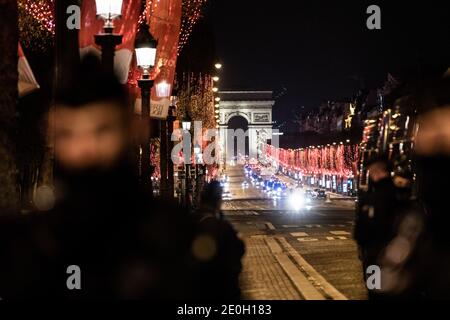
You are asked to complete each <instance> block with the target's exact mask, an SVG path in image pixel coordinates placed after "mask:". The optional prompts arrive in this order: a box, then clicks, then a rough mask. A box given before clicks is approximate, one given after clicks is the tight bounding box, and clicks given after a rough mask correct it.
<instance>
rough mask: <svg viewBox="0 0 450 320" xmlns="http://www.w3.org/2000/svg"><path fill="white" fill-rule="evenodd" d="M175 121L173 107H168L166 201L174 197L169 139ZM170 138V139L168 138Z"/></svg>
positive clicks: (171, 144) (172, 166)
mask: <svg viewBox="0 0 450 320" xmlns="http://www.w3.org/2000/svg"><path fill="white" fill-rule="evenodd" d="M175 120H176V117H175V106H173V105H172V106H170V107H169V115H168V117H167V131H168V135H167V140H168V150H167V151H168V152H167V157H168V161H167V164H168V168H167V181H168V188H167V194H168V199H169V200H170V199H172V198H173V196H174V186H175V178H174V174H175V172H174V164H173V161H172V150H173V148H174V142H173V141H172V139H171V135H172V133H173V123H174V121H175ZM169 137H170V138H169Z"/></svg>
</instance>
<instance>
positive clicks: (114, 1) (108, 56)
mask: <svg viewBox="0 0 450 320" xmlns="http://www.w3.org/2000/svg"><path fill="white" fill-rule="evenodd" d="M95 2H96V9H97V16H98V17H100V18H102V19H103V20H104V21H105V23H104V25H103V32H102V33H99V34H96V35H94V40H95V44H97V45H99V46H100V47H101V48H102V65H103V67H104V69H105V70H106V71H107V72H110V73H114V55H115V49H116V46H118V45H119V44H121V43H122V35H119V34H114V33H113V31H114V24H113V20H114V19H116V18H119V17H120V16H121V15H122V0H111V1H102V0H96V1H95Z"/></svg>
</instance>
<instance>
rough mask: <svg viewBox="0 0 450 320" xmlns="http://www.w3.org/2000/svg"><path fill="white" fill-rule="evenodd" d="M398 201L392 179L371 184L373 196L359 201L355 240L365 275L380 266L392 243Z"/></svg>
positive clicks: (370, 194)
mask: <svg viewBox="0 0 450 320" xmlns="http://www.w3.org/2000/svg"><path fill="white" fill-rule="evenodd" d="M396 201H397V199H396V193H395V186H394V184H393V183H392V180H391V178H390V177H387V178H385V179H382V180H380V181H378V182H377V183H372V185H371V190H370V192H368V193H367V194H365V195H364V196H362V197H361V199H360V202H359V205H358V210H357V215H356V223H355V231H354V236H355V240H356V242H357V243H358V245H359V248H360V252H361V259H362V263H363V268H364V274H366V270H367V267H369V266H371V265H379V260H378V258H379V255H380V253H381V252H382V250H383V249H384V248H385V247H386V245H387V243H389V241H390V240H391V239H392V224H393V221H394V219H395V218H394V209H395V206H396Z"/></svg>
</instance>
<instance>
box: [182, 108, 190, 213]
mask: <svg viewBox="0 0 450 320" xmlns="http://www.w3.org/2000/svg"><path fill="white" fill-rule="evenodd" d="M181 124H182V127H183V133H184V134H183V152H184V161H185V163H184V164H185V166H184V170H185V205H186V206H187V207H190V205H191V201H190V196H191V195H192V184H191V156H192V154H191V153H192V151H191V145H192V142H191V134H190V131H191V126H192V119H191V117H189V114H188V113H187V111H186V113H185V115H184V117H183V119H182V121H181ZM186 138H187V139H188V141H185V139H186Z"/></svg>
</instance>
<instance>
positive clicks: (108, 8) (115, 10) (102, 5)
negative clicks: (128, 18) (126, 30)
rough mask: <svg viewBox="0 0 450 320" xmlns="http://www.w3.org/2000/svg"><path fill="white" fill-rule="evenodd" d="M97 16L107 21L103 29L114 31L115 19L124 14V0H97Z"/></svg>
mask: <svg viewBox="0 0 450 320" xmlns="http://www.w3.org/2000/svg"><path fill="white" fill-rule="evenodd" d="M95 7H96V11H97V17H100V18H102V19H103V20H104V21H105V24H104V26H103V29H104V30H105V32H110V33H112V30H113V29H114V24H113V20H114V19H117V18H119V17H120V16H121V15H122V0H95Z"/></svg>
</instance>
